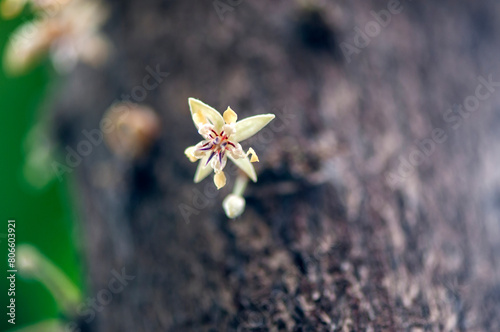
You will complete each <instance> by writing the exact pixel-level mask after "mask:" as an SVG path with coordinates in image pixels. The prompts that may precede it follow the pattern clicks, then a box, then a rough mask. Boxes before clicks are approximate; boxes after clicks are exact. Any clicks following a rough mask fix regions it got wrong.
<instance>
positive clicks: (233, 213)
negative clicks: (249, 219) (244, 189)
mask: <svg viewBox="0 0 500 332" xmlns="http://www.w3.org/2000/svg"><path fill="white" fill-rule="evenodd" d="M222 207H223V208H224V211H225V212H226V216H227V217H228V218H231V219H234V218H236V217H239V216H240V215H241V214H242V213H243V211H245V199H244V198H243V197H241V196H238V195H235V194H229V195H228V196H227V197H226V198H224V201H222Z"/></svg>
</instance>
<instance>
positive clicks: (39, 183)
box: [0, 16, 83, 331]
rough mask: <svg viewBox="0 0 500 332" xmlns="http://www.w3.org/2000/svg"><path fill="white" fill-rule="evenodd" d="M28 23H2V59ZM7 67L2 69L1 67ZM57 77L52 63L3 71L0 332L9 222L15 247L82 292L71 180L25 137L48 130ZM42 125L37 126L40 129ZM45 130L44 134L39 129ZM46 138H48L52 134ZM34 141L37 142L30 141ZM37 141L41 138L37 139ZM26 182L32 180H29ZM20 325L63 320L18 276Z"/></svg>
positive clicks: (41, 292) (43, 292)
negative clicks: (49, 264) (32, 250)
mask: <svg viewBox="0 0 500 332" xmlns="http://www.w3.org/2000/svg"><path fill="white" fill-rule="evenodd" d="M26 20H27V17H26V16H24V17H20V18H18V19H15V20H10V21H5V20H2V19H1V18H0V54H2V55H3V52H4V49H5V46H6V43H7V42H8V38H9V35H10V34H11V33H12V32H13V31H14V30H15V28H16V27H17V26H19V25H20V24H22V23H23V22H25V21H26ZM2 67H3V66H2ZM56 79H58V77H57V76H56V75H55V74H54V73H53V71H52V68H51V66H50V64H49V63H48V61H46V63H45V64H43V65H41V66H39V67H37V68H36V69H35V70H33V71H32V72H30V73H28V74H26V75H24V76H21V77H16V78H11V77H6V75H5V73H4V70H3V68H2V69H1V70H0V112H1V119H0V128H1V130H0V140H1V144H0V147H1V154H0V155H1V156H2V158H1V163H0V170H1V172H0V174H1V181H0V212H1V214H0V241H1V242H0V255H1V256H2V257H4V259H3V263H2V264H1V266H0V269H1V271H2V275H3V277H2V278H1V281H0V294H1V295H0V298H1V299H2V303H3V305H2V307H3V308H4V309H3V310H4V312H2V313H1V315H0V317H2V319H1V320H0V330H1V331H6V330H8V329H11V328H14V326H12V325H11V324H9V323H8V322H7V319H8V316H7V315H6V310H7V309H6V305H7V304H8V301H9V297H8V295H7V289H8V284H7V279H6V276H7V272H6V271H7V237H6V234H7V220H8V219H15V220H16V243H17V244H18V245H19V244H21V243H29V244H32V245H33V246H35V247H37V248H38V249H39V250H40V251H41V252H42V253H43V254H44V255H45V256H47V257H48V258H49V259H50V260H52V261H53V262H54V263H55V264H56V265H57V266H59V267H60V268H61V269H62V270H63V271H64V272H65V273H66V274H67V275H68V277H69V278H70V279H71V280H72V281H73V282H74V283H75V284H76V285H78V287H80V288H82V284H83V283H82V279H81V272H82V266H81V260H80V259H79V257H78V253H77V248H78V247H79V243H78V241H79V239H80V238H79V237H78V236H77V234H80V232H78V231H77V229H76V226H75V225H76V223H75V219H76V218H75V215H76V214H75V212H74V208H73V203H74V198H73V196H72V195H71V194H72V191H71V181H70V179H65V180H64V181H59V180H58V179H57V177H53V175H52V174H48V172H50V171H51V168H50V167H47V165H50V161H51V158H52V155H51V154H50V153H48V151H49V152H50V151H52V150H51V148H50V147H47V144H49V143H48V142H45V141H43V140H42V141H39V142H38V143H39V144H38V145H34V147H33V144H31V143H30V142H29V139H28V150H27V137H28V134H29V133H30V132H33V131H32V129H33V128H34V127H35V126H36V127H37V128H38V131H40V130H42V131H44V130H45V131H47V130H49V128H50V126H47V125H46V123H47V122H49V120H50V119H51V116H50V114H49V113H50V112H51V109H50V101H51V98H54V97H57V90H56V89H55V88H53V87H54V86H55V82H54V80H56ZM37 125H38V126H37ZM40 128H41V129H40ZM44 134H46V135H48V137H50V136H51V135H50V133H49V132H45V133H44ZM31 141H33V139H31ZM35 141H37V139H36V138H35ZM29 146H31V153H32V156H33V155H35V156H37V155H40V156H42V158H34V159H36V160H41V161H42V162H40V165H37V164H36V163H35V164H33V162H32V161H30V159H33V158H32V157H30V155H29V153H27V152H28V151H29V149H30V148H29ZM27 178H28V179H27ZM15 297H16V326H15V328H20V327H22V326H26V325H28V324H33V323H36V322H39V321H42V320H45V319H48V318H56V317H60V313H59V310H58V308H57V305H56V303H55V301H54V299H53V297H52V296H51V294H50V293H49V292H48V291H47V289H45V288H44V287H43V286H42V285H41V284H39V283H38V282H35V281H29V280H24V279H22V278H21V277H19V276H18V277H17V285H16V296H15Z"/></svg>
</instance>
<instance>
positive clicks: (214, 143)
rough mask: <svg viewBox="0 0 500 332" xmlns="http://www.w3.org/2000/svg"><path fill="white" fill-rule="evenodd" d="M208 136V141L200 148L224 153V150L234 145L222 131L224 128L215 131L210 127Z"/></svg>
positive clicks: (228, 149) (229, 149)
mask: <svg viewBox="0 0 500 332" xmlns="http://www.w3.org/2000/svg"><path fill="white" fill-rule="evenodd" d="M208 138H209V142H207V143H205V144H204V146H203V147H204V148H203V149H202V150H212V151H213V152H216V153H222V154H224V152H225V151H226V150H227V151H231V147H233V148H234V147H235V145H234V143H233V142H231V141H230V140H229V137H228V136H227V135H226V133H224V130H222V131H221V132H220V133H217V132H216V131H215V130H213V129H212V130H211V133H210V134H209V135H208Z"/></svg>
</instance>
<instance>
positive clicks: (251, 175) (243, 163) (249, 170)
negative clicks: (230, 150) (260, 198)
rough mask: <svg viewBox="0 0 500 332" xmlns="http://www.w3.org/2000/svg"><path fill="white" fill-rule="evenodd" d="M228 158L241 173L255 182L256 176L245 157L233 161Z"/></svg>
mask: <svg viewBox="0 0 500 332" xmlns="http://www.w3.org/2000/svg"><path fill="white" fill-rule="evenodd" d="M228 158H229V159H231V161H232V162H233V163H235V164H236V166H238V167H239V168H240V169H241V170H242V171H243V172H245V173H246V175H248V177H249V178H250V179H252V181H253V182H257V174H256V173H255V168H254V167H253V165H252V163H251V162H250V160H248V158H247V157H245V158H240V159H234V158H233V157H231V156H228Z"/></svg>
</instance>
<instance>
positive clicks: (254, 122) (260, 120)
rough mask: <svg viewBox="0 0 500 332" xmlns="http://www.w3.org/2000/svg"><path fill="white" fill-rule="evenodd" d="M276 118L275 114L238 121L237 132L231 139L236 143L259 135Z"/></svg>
mask: <svg viewBox="0 0 500 332" xmlns="http://www.w3.org/2000/svg"><path fill="white" fill-rule="evenodd" d="M274 118H275V115H274V114H260V115H255V116H251V117H249V118H245V119H243V120H241V121H238V122H236V132H235V133H234V134H233V135H232V136H231V139H232V140H235V141H236V142H241V141H243V140H246V139H247V138H250V137H252V136H253V135H255V134H256V133H258V132H259V130H261V129H262V128H264V127H265V126H266V125H267V124H268V123H269V122H271V120H272V119H274Z"/></svg>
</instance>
